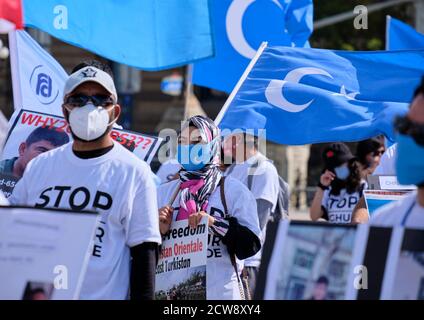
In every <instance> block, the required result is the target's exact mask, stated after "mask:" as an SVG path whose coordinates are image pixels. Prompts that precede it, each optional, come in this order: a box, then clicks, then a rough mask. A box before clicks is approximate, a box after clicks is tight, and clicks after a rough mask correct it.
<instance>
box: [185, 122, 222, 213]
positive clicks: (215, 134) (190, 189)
mask: <svg viewBox="0 0 424 320" xmlns="http://www.w3.org/2000/svg"><path fill="white" fill-rule="evenodd" d="M190 126H193V127H196V128H197V129H199V131H200V136H201V138H202V140H203V141H204V142H206V143H210V142H212V143H213V146H212V156H211V159H210V160H209V162H208V163H207V164H206V165H205V166H204V167H203V168H202V169H200V170H196V171H187V170H185V169H184V168H182V169H181V170H180V172H179V175H180V180H181V185H180V189H181V196H180V210H179V213H178V216H177V220H184V219H187V218H188V217H189V216H190V215H191V214H193V213H196V212H199V211H206V208H207V206H208V199H209V196H210V195H211V194H212V192H213V191H214V190H215V189H216V187H217V186H218V185H219V183H220V181H221V177H222V173H221V171H220V170H219V168H218V166H219V151H220V143H221V140H220V137H219V136H220V133H219V128H218V127H217V126H216V125H215V123H214V122H213V121H212V120H211V119H209V118H207V117H203V116H194V117H191V118H189V119H188V120H187V121H186V122H185V123H184V125H183V129H184V128H186V127H190Z"/></svg>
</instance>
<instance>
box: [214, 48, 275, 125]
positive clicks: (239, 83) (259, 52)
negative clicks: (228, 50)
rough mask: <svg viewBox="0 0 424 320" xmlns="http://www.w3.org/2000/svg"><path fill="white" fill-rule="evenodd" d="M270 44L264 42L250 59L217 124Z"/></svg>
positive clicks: (217, 119)
mask: <svg viewBox="0 0 424 320" xmlns="http://www.w3.org/2000/svg"><path fill="white" fill-rule="evenodd" d="M267 46H268V42H262V43H261V46H260V47H259V49H258V51H256V54H255V56H254V57H253V58H252V60H250V63H249V65H248V66H247V68H246V70H244V72H243V74H242V76H241V77H240V79H239V81H238V82H237V84H236V86H235V87H234V89H233V91H231V94H230V96H229V97H228V99H227V101H225V103H224V105H223V106H222V108H221V111H219V113H218V115H217V116H216V118H215V124H216V125H219V124H220V122H221V120H222V118H223V117H224V114H225V112H226V111H227V109H228V107H229V106H230V104H231V102H233V100H234V97H235V96H236V94H237V92H238V91H239V89H240V87H241V85H242V84H243V82H244V80H246V78H247V76H248V74H249V72H250V71H251V70H252V69H253V66H254V65H255V64H256V61H258V59H259V57H260V56H261V55H262V52H263V51H264V50H265V48H266V47H267Z"/></svg>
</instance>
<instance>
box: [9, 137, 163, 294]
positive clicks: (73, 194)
mask: <svg viewBox="0 0 424 320" xmlns="http://www.w3.org/2000/svg"><path fill="white" fill-rule="evenodd" d="M155 199H156V186H155V184H154V182H153V179H152V175H151V170H150V167H149V166H148V165H147V164H146V163H145V162H144V161H142V160H140V159H138V158H137V157H136V156H135V155H134V154H132V153H131V152H129V151H128V150H126V149H125V148H123V147H122V146H121V145H119V144H118V143H114V146H113V148H112V149H111V150H110V151H109V152H107V153H106V154H104V155H102V156H100V157H97V158H91V159H80V158H78V157H76V156H75V154H74V153H73V151H72V142H70V143H68V144H66V145H64V146H62V147H60V148H57V149H54V150H51V151H48V152H46V153H43V154H41V155H39V156H38V157H36V158H35V159H33V160H32V161H31V162H30V163H29V164H28V166H27V167H26V170H25V173H24V175H23V177H22V179H21V180H20V181H19V182H18V183H17V185H16V187H15V189H14V191H13V194H12V196H11V197H10V198H9V201H10V202H11V203H12V204H20V205H29V206H35V207H40V208H45V207H49V208H66V209H74V210H95V211H97V212H99V214H100V221H99V225H98V227H97V230H96V235H95V239H94V247H93V248H92V255H91V257H90V261H89V263H88V267H87V272H86V275H85V279H84V282H83V285H82V289H81V294H80V298H81V299H96V300H97V299H113V300H120V299H126V298H127V297H128V292H129V279H130V247H133V246H136V245H138V244H141V243H143V242H156V243H161V236H160V232H159V222H158V209H157V203H156V201H155ZM75 237H78V230H75ZM81 254H84V253H81Z"/></svg>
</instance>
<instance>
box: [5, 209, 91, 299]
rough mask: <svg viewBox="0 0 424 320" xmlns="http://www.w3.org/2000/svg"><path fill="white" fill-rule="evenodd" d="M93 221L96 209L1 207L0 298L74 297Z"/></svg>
mask: <svg viewBox="0 0 424 320" xmlns="http://www.w3.org/2000/svg"><path fill="white" fill-rule="evenodd" d="M96 225H97V214H94V213H80V212H78V213H75V212H70V211H60V210H53V209H49V210H46V209H34V208H14V207H0V248H1V250H0V283H1V285H0V299H7V300H62V299H67V300H68V299H78V297H79V292H80V289H81V285H82V282H83V279H84V275H85V271H86V268H87V263H88V261H89V257H90V254H91V250H90V249H91V248H92V241H93V238H94V231H95V227H96ZM76 233H77V234H78V236H76Z"/></svg>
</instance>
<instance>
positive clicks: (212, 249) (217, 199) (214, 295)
mask: <svg viewBox="0 0 424 320" xmlns="http://www.w3.org/2000/svg"><path fill="white" fill-rule="evenodd" d="M179 183H180V180H174V181H170V182H168V183H165V184H162V185H161V186H159V188H158V193H157V195H158V207H159V208H161V207H163V206H166V205H168V202H169V201H170V199H171V197H172V195H173V193H174V191H175V189H176V188H177V187H178V185H179ZM224 190H225V201H226V203H227V206H228V215H229V216H231V217H234V218H236V219H237V221H238V223H239V224H240V225H242V226H245V227H247V228H248V229H249V230H250V231H252V232H253V233H254V234H256V235H257V236H258V238H260V236H261V231H260V230H259V221H258V215H257V213H256V201H255V199H254V198H253V196H252V194H251V193H250V192H249V190H247V188H246V187H245V186H244V185H243V184H242V183H241V182H239V181H238V180H236V179H233V178H231V177H228V178H226V179H225V187H224ZM179 203H180V194H178V196H177V197H176V199H175V201H174V203H173V204H172V207H173V208H174V214H173V218H174V220H175V218H176V217H177V214H178V209H179ZM206 211H207V213H208V214H209V215H211V216H213V217H221V218H226V216H225V210H224V206H223V204H222V201H221V195H220V186H218V187H217V188H216V189H215V190H214V191H213V192H212V194H211V195H210V197H209V203H208V207H207V210H206ZM236 260H237V268H238V271H239V272H241V270H242V269H243V264H242V262H240V261H239V260H238V259H236ZM206 297H207V299H208V300H238V299H240V290H239V286H238V283H237V276H236V273H235V270H234V267H233V265H232V264H231V259H230V256H229V254H228V251H227V247H226V245H225V244H223V243H222V240H221V239H220V238H219V237H218V236H217V235H215V234H213V233H211V232H210V233H209V235H208V256H207V264H206Z"/></svg>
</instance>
